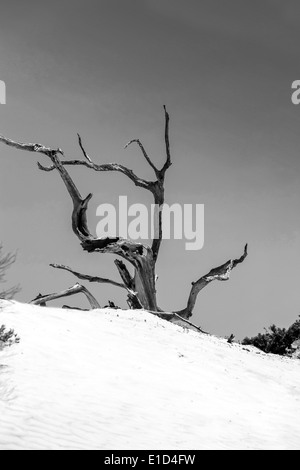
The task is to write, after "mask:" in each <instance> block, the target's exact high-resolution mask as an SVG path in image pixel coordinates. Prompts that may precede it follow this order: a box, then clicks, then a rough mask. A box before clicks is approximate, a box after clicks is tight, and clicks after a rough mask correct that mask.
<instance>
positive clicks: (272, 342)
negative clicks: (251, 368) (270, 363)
mask: <svg viewBox="0 0 300 470" xmlns="http://www.w3.org/2000/svg"><path fill="white" fill-rule="evenodd" d="M297 339H300V320H296V321H295V323H293V324H292V325H291V326H290V327H289V328H288V329H285V328H278V327H277V326H276V325H272V326H270V327H269V328H268V329H265V333H263V334H262V333H259V334H258V335H257V336H254V337H253V338H245V339H244V340H243V341H242V344H244V345H248V344H250V345H252V346H256V347H257V348H259V349H261V350H262V351H264V352H265V353H272V354H280V355H282V356H283V355H287V354H289V352H290V348H291V344H292V343H293V342H294V341H296V340H297Z"/></svg>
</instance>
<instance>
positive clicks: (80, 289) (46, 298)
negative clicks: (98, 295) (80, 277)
mask: <svg viewBox="0 0 300 470" xmlns="http://www.w3.org/2000/svg"><path fill="white" fill-rule="evenodd" d="M79 293H82V294H84V295H85V296H86V298H87V299H88V301H89V303H90V305H91V308H92V309H96V308H101V306H100V305H99V303H98V301H97V300H96V299H95V297H94V296H93V295H92V294H91V293H90V291H89V290H88V289H87V288H86V287H84V286H81V285H80V284H75V285H74V286H73V287H70V288H69V289H67V290H64V291H62V292H58V293H54V294H46V295H41V294H39V295H38V296H37V297H36V298H35V299H33V300H32V301H31V302H30V303H31V304H33V305H41V306H43V307H45V306H46V303H47V302H51V301H52V300H56V299H62V298H63V297H70V296H71V295H74V294H79Z"/></svg>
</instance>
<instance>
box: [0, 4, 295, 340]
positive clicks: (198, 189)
mask: <svg viewBox="0 0 300 470" xmlns="http://www.w3.org/2000/svg"><path fill="white" fill-rule="evenodd" d="M299 19H300V5H299V2H296V1H294V0H288V1H285V2H283V1H277V0H259V1H258V0H251V1H250V0H227V1H226V2H224V1H222V0H184V1H183V0H138V1H137V0H97V1H94V0H86V1H78V0H75V1H74V0H72V1H64V0H60V1H57V0H53V1H52V2H45V1H44V2H41V1H36V0H28V1H26V2H22V1H19V0H11V1H10V2H5V4H4V2H2V4H1V16H0V79H1V80H4V81H5V82H6V85H7V104H6V105H1V106H0V134H3V135H5V136H8V137H10V138H13V139H16V140H20V141H28V142H32V141H33V142H39V143H43V144H44V145H48V146H54V147H57V146H59V147H62V148H63V149H64V151H65V153H66V154H67V155H68V156H70V157H74V158H75V157H76V158H77V157H79V156H80V152H79V149H78V146H77V141H76V133H77V132H80V133H81V135H82V138H83V139H84V142H85V146H86V148H87V150H88V152H89V153H90V154H91V155H93V157H94V159H95V161H97V162H99V163H105V162H113V161H116V162H120V163H123V164H126V165H128V166H129V167H130V168H132V169H134V170H135V171H136V172H137V173H138V174H139V175H140V176H144V177H152V173H151V169H149V168H148V167H147V164H146V162H145V161H144V160H143V159H142V157H141V155H140V153H139V152H138V150H137V149H135V148H133V147H132V148H130V149H127V150H126V151H125V150H123V146H124V144H125V143H126V142H128V140H130V139H132V138H140V139H141V140H142V141H143V143H144V145H145V146H146V148H147V149H148V151H149V154H151V155H152V156H153V159H154V160H155V162H157V164H159V163H160V162H162V161H163V159H164V141H163V125H164V120H163V110H162V106H163V104H166V105H167V107H168V110H169V112H170V115H171V146H172V158H173V163H174V164H173V166H172V167H171V169H170V170H169V172H168V174H167V181H166V191H167V201H166V202H168V203H173V202H182V203H203V204H205V247H204V249H203V250H201V251H198V252H187V251H185V247H184V242H182V241H165V242H164V244H163V246H162V250H161V255H160V260H159V263H158V266H157V269H158V275H159V281H158V297H159V303H160V305H161V307H163V308H165V309H166V310H172V309H179V308H183V307H184V305H185V303H186V299H187V296H188V292H189V289H190V283H191V282H192V281H193V280H196V279H197V278H199V277H200V276H201V275H203V274H205V273H207V272H208V270H209V269H211V268H212V267H215V266H217V265H219V264H221V263H223V262H225V261H227V260H228V259H229V258H231V257H237V256H239V255H240V254H241V253H242V251H243V246H244V244H245V242H248V243H249V257H248V258H247V260H246V261H245V263H244V264H243V265H241V266H240V267H238V268H237V269H236V270H235V271H234V272H233V274H232V278H231V280H230V281H229V282H228V283H220V282H219V283H213V284H211V285H210V286H208V287H207V288H206V289H205V290H204V291H203V292H202V293H201V294H200V295H199V298H198V302H197V307H196V310H195V316H194V321H195V322H197V323H198V324H201V325H202V326H203V327H204V328H205V329H207V330H209V331H211V332H212V333H215V334H220V335H226V334H230V333H232V332H233V333H235V334H236V335H237V336H238V337H243V336H245V335H252V334H255V333H257V332H258V331H261V330H262V328H263V327H264V326H268V325H269V324H270V323H276V324H278V325H282V326H288V325H289V324H290V323H292V322H293V321H294V320H295V319H296V318H297V315H298V314H299V313H300V302H299V281H300V276H299V261H300V256H299V255H300V216H299V202H300V181H299V180H300V132H299V131H300V106H299V107H297V106H294V105H293V104H292V103H291V84H292V82H293V81H294V80H297V79H300V76H299V74H300V72H299V53H298V44H299V42H300V31H299ZM40 160H41V161H43V157H41V159H40ZM0 161H1V170H0V171H1V172H0V183H1V186H0V197H1V202H0V220H1V227H0V229H1V231H0V239H1V240H2V242H3V243H4V246H5V249H6V250H15V249H18V260H17V263H16V265H15V266H14V267H13V268H12V269H11V271H10V272H9V281H10V283H17V282H19V283H20V284H21V286H22V291H21V293H20V294H19V295H18V299H19V300H22V301H28V300H30V299H32V298H33V297H34V296H35V295H36V294H37V293H38V292H42V293H48V292H53V291H59V290H62V289H64V288H66V287H68V286H71V285H72V283H74V282H75V279H74V278H73V277H72V276H71V275H69V274H68V273H63V272H56V271H54V270H52V269H51V268H49V267H48V264H49V263H50V262H57V263H63V264H67V265H70V266H72V267H73V268H74V269H78V270H81V271H83V272H87V273H90V274H98V275H103V276H104V275H105V276H111V277H113V278H115V279H116V280H118V274H117V272H116V271H115V267H114V265H113V257H112V256H108V255H93V256H91V255H87V254H86V253H83V252H82V251H81V248H80V246H79V243H78V241H77V239H76V238H75V236H74V235H73V234H72V231H71V226H70V215H71V203H70V201H69V199H68V197H67V195H66V193H65V188H64V187H63V185H62V183H61V181H60V179H59V177H58V175H57V174H54V173H51V174H46V173H42V172H40V171H39V170H38V169H37V166H36V161H37V158H36V157H35V156H34V155H33V154H29V153H28V154H26V153H24V152H18V151H15V150H13V149H9V148H7V147H4V146H0ZM72 175H74V178H75V180H76V182H77V183H78V186H79V189H80V190H81V192H82V193H83V194H86V193H87V192H89V191H92V192H93V193H94V198H93V201H92V203H91V205H90V213H89V220H90V226H91V228H92V229H93V230H95V229H96V223H97V219H96V216H95V214H96V207H97V206H98V205H99V204H100V203H102V202H113V203H116V202H117V200H118V195H119V194H121V195H126V194H128V195H129V197H130V201H132V202H147V203H149V204H150V203H151V202H152V201H151V198H150V195H148V194H144V192H143V191H142V190H139V189H137V188H135V186H133V184H132V183H131V182H130V181H127V180H126V178H125V177H124V176H123V175H115V174H105V173H101V174H93V173H89V172H88V170H85V169H74V170H72ZM91 290H92V292H93V293H94V294H95V295H96V296H97V298H98V299H99V301H100V303H101V304H102V305H104V304H105V303H107V300H108V299H114V300H116V302H118V303H119V304H121V305H122V306H125V305H126V303H125V296H124V295H123V293H122V292H118V291H117V290H116V289H115V288H112V287H107V286H92V287H91ZM70 303H71V304H72V305H75V304H76V303H78V304H84V302H82V301H81V300H80V299H78V300H77V299H75V298H74V299H72V301H70Z"/></svg>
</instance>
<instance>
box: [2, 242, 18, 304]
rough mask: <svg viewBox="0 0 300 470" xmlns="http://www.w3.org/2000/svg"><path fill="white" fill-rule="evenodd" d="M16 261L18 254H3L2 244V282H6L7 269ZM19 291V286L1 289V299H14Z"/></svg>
mask: <svg viewBox="0 0 300 470" xmlns="http://www.w3.org/2000/svg"><path fill="white" fill-rule="evenodd" d="M15 261H16V255H14V254H11V253H8V254H7V255H5V254H3V247H2V245H1V244H0V283H2V282H5V273H6V270H7V269H8V268H9V267H10V266H11V265H12V264H13V263H14V262H15ZM17 292H19V288H18V287H12V288H10V289H6V290H1V289H0V299H6V300H9V299H12V298H13V297H14V296H15V295H16V294H17Z"/></svg>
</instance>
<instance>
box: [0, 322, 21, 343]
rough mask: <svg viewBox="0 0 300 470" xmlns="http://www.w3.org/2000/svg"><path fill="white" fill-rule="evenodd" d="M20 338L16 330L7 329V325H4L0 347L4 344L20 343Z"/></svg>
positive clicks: (0, 334) (1, 330)
mask: <svg viewBox="0 0 300 470" xmlns="http://www.w3.org/2000/svg"><path fill="white" fill-rule="evenodd" d="M19 342H20V338H19V337H18V335H17V334H16V333H15V332H14V330H6V327H5V326H4V325H2V326H1V327H0V349H1V347H4V346H12V345H13V344H15V343H19Z"/></svg>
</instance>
